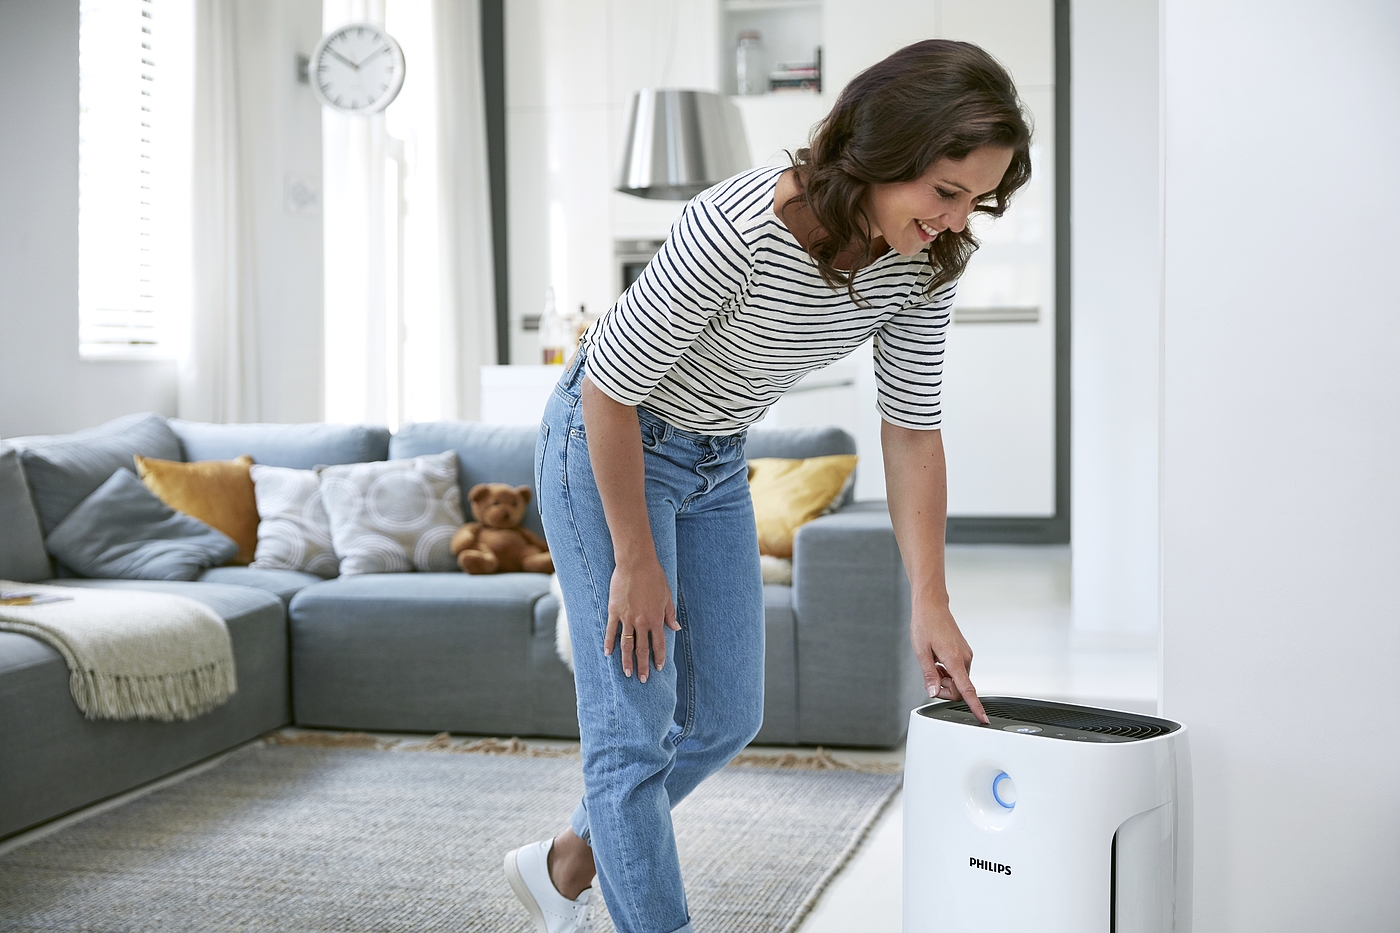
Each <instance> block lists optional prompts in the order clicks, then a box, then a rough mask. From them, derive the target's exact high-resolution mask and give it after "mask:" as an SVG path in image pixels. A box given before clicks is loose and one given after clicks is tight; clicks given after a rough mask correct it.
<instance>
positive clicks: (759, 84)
mask: <svg viewBox="0 0 1400 933" xmlns="http://www.w3.org/2000/svg"><path fill="white" fill-rule="evenodd" d="M734 77H735V79H736V81H735V87H736V89H737V91H738V93H739V94H740V95H741V96H750V95H753V94H762V93H764V92H765V91H767V90H768V72H767V71H766V70H765V65H764V61H763V36H762V35H761V34H760V33H759V32H758V30H756V29H745V30H744V31H743V32H741V33H739V45H738V47H737V48H736V49H735V50H734Z"/></svg>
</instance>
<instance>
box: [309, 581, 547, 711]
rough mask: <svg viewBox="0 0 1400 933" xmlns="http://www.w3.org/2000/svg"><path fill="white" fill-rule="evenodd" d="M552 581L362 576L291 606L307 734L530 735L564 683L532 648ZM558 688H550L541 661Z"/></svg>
mask: <svg viewBox="0 0 1400 933" xmlns="http://www.w3.org/2000/svg"><path fill="white" fill-rule="evenodd" d="M548 589H549V578H548V577H546V576H545V575H544V574H535V573H518V574H495V575H490V576H472V575H470V574H464V573H405V574H364V575H361V576H354V577H341V578H339V579H336V580H327V581H325V582H324V583H317V584H314V585H312V586H308V587H307V588H306V589H304V590H302V591H301V592H299V593H297V595H296V596H294V597H292V606H291V613H290V617H291V642H292V658H293V661H292V689H293V695H294V708H295V711H296V721H297V722H298V723H299V724H301V725H306V726H325V727H330V728H349V729H372V730H374V729H377V730H383V731H390V732H467V733H476V734H484V735H534V734H540V733H541V732H542V731H545V728H546V727H545V725H544V723H543V721H542V719H541V717H540V715H539V714H538V712H537V709H538V708H539V707H542V706H547V707H550V708H551V709H553V708H561V707H563V708H567V706H568V703H569V701H570V697H571V694H572V688H571V685H570V684H569V681H568V672H567V670H565V669H564V666H563V665H562V664H560V663H559V661H558V659H557V658H553V659H552V660H551V659H550V658H549V657H548V656H547V655H545V654H543V653H542V652H545V651H547V652H549V653H551V654H552V650H553V643H552V640H551V641H550V642H549V643H548V645H547V646H546V645H543V644H541V645H539V646H538V647H539V648H540V649H541V652H537V651H536V648H537V645H536V639H535V637H534V606H535V603H536V601H537V600H539V599H540V598H541V597H542V596H544V594H545V593H547V592H548ZM537 653H538V654H539V655H540V657H539V661H540V662H547V664H548V669H549V670H550V671H552V673H553V677H552V678H551V679H550V680H549V681H548V682H542V681H541V680H540V678H539V676H538V674H537V667H538V665H537V661H536V660H535V659H536V655H537Z"/></svg>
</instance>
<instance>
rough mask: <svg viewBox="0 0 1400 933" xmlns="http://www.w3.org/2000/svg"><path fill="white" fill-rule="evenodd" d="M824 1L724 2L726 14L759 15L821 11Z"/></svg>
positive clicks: (750, 0)
mask: <svg viewBox="0 0 1400 933" xmlns="http://www.w3.org/2000/svg"><path fill="white" fill-rule="evenodd" d="M821 6H822V0H724V12H726V13H757V12H759V11H761V10H820V9H821Z"/></svg>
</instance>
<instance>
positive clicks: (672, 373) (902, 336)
mask: <svg viewBox="0 0 1400 933" xmlns="http://www.w3.org/2000/svg"><path fill="white" fill-rule="evenodd" d="M782 171H783V170H782V169H780V168H772V167H764V168H759V169H754V170H752V171H749V172H745V173H743V174H741V175H736V176H735V177H734V178H731V179H729V180H728V181H726V182H722V183H721V184H719V185H716V186H715V187H713V188H711V189H709V190H708V191H705V192H703V193H702V194H700V195H699V196H697V197H696V198H695V199H694V200H693V201H691V202H690V203H689V204H687V205H686V207H685V210H684V212H683V213H682V214H681V217H680V220H678V221H676V225H675V226H674V227H672V228H671V233H670V236H669V237H668V238H667V240H666V243H665V245H664V246H663V247H662V248H661V251H660V252H659V253H657V255H656V257H655V258H654V259H652V261H651V262H650V263H649V264H648V265H647V267H646V270H645V271H643V272H642V275H641V277H640V278H639V279H638V280H637V281H636V283H635V284H634V285H633V286H632V287H631V288H629V289H628V290H627V292H626V293H625V294H624V295H623V296H622V297H621V298H620V299H618V301H617V304H615V305H613V307H612V309H611V310H609V311H608V313H607V314H606V315H604V316H603V318H602V319H601V320H599V321H598V322H597V323H595V324H594V325H593V326H592V327H591V328H589V330H588V333H587V334H586V335H585V336H584V341H583V343H584V352H586V353H587V355H588V375H589V377H590V378H591V379H592V380H593V382H594V383H595V384H596V385H597V386H598V388H600V389H602V390H603V391H604V392H605V393H607V394H608V395H609V396H610V397H612V398H614V399H616V400H617V401H619V402H621V403H623V404H625V405H642V404H644V405H645V406H646V407H647V408H648V409H650V410H652V411H654V412H655V413H656V414H658V415H660V416H661V417H662V418H664V419H665V420H666V421H668V422H670V423H671V424H673V425H675V426H676V427H678V428H681V429H683V430H686V431H694V432H696V433H700V434H732V433H735V432H738V431H741V430H743V429H744V428H746V427H748V426H749V425H751V424H753V423H754V422H755V421H758V420H759V419H760V418H762V417H763V413H764V412H765V411H767V410H768V406H770V405H772V404H773V403H774V402H775V401H777V400H778V398H779V397H780V396H781V395H782V394H783V393H784V392H785V391H787V390H788V389H789V388H791V387H792V386H793V384H794V383H796V382H797V381H798V380H799V379H801V378H802V377H803V376H805V375H806V374H807V373H809V372H812V371H813V370H815V369H820V368H822V367H823V366H827V365H829V364H831V363H833V362H835V361H836V360H838V359H840V358H842V357H844V356H846V355H847V354H848V353H850V352H851V351H852V350H854V349H856V347H858V346H860V345H861V344H862V343H864V342H865V341H866V340H867V339H868V338H869V337H870V336H871V335H872V334H874V335H875V376H876V380H877V384H878V387H879V406H880V413H881V414H882V415H883V416H884V418H885V420H886V421H889V422H890V423H892V424H895V425H898V426H900V427H906V428H914V429H916V430H932V429H935V428H937V427H938V426H939V425H940V423H941V420H942V412H941V409H940V405H939V390H940V386H941V383H942V372H943V342H944V339H945V335H946V330H947V327H948V321H949V318H950V316H951V309H952V304H953V290H954V285H953V284H949V285H946V286H944V287H942V288H940V289H939V290H938V291H937V292H935V293H934V294H933V295H932V296H929V295H925V294H924V291H925V288H926V286H927V283H928V281H929V278H930V276H931V274H932V273H931V270H930V269H929V265H928V259H927V257H926V256H924V255H923V254H920V255H917V256H913V257H904V256H901V255H899V254H898V253H896V252H894V251H893V250H891V251H889V252H887V253H886V254H885V255H884V256H882V257H880V258H879V259H878V260H876V261H875V263H874V264H872V265H871V266H870V267H869V268H867V269H864V270H862V271H861V272H860V273H859V275H858V276H857V277H856V289H857V291H858V292H859V293H860V295H861V297H862V298H863V299H864V300H865V302H866V303H867V306H865V307H862V306H860V305H857V304H856V303H854V302H853V301H851V299H850V296H849V295H848V294H847V293H846V292H845V291H844V290H840V291H838V290H834V289H832V288H830V287H829V286H828V285H827V284H826V283H825V282H823V281H822V279H821V276H820V275H819V274H818V273H817V268H816V264H815V263H813V261H812V259H811V257H810V256H808V255H807V253H806V251H805V250H803V249H802V247H801V246H800V245H798V243H797V240H796V239H794V238H793V236H792V234H791V233H790V232H789V231H788V229H787V227H786V226H784V225H783V223H782V221H780V220H779V219H778V217H777V216H776V215H775V214H774V212H773V193H774V190H775V187H776V185H777V181H778V177H779V175H781V174H782Z"/></svg>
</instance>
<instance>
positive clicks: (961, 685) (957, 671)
mask: <svg viewBox="0 0 1400 933" xmlns="http://www.w3.org/2000/svg"><path fill="white" fill-rule="evenodd" d="M945 670H947V671H948V676H950V677H952V678H953V683H954V684H956V685H957V688H958V692H959V693H961V694H962V698H963V702H964V703H966V704H967V708H968V709H970V710H971V711H972V715H974V716H976V717H977V719H978V720H979V721H980V722H981V723H982V724H983V725H984V726H985V725H990V724H991V720H989V719H988V718H987V711H986V710H985V709H983V708H982V701H981V700H980V699H978V697H977V688H976V687H974V686H973V685H972V679H971V678H970V677H968V676H967V671H966V670H964V669H963V668H962V666H961V665H958V664H954V665H952V666H951V667H946V668H945Z"/></svg>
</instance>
